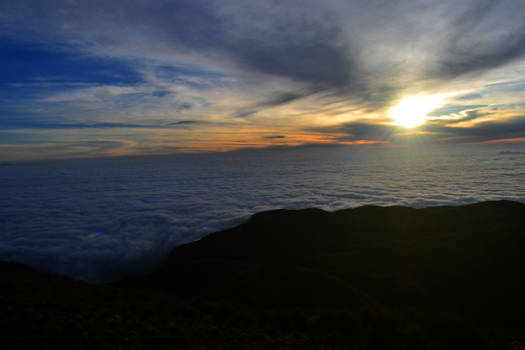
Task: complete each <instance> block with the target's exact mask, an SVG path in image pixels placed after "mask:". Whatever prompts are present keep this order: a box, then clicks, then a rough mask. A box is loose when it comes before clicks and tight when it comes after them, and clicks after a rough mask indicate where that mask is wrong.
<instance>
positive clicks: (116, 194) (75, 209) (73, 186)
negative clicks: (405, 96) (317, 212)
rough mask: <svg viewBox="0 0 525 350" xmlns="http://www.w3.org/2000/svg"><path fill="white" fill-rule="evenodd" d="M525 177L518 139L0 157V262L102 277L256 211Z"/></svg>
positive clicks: (419, 196) (455, 193)
mask: <svg viewBox="0 0 525 350" xmlns="http://www.w3.org/2000/svg"><path fill="white" fill-rule="evenodd" d="M524 184H525V146H521V145H512V146H497V145H487V146H462V147H454V146H440V147H433V148H425V147H407V148H397V149H387V148H356V147H313V146H309V147H298V148H274V149H265V150H244V151H238V152H229V153H213V154H200V155H171V156H150V157H123V158H106V159H85V160H59V161H47V162H21V163H3V164H1V163H0V187H1V191H0V192H1V194H2V195H1V196H0V260H7V261H16V262H22V263H26V264H28V265H30V266H33V267H35V268H38V269H41V270H45V271H52V272H56V273H61V274H66V275H69V276H73V277H75V278H79V279H84V280H88V281H95V282H107V281H113V280H117V279H120V278H125V277H127V276H133V275H136V274H140V273H143V272H147V271H149V270H150V269H151V268H153V267H154V266H155V265H156V264H157V263H158V262H159V261H160V260H161V259H162V258H163V257H165V254H166V253H167V252H168V251H169V250H170V249H171V248H173V247H174V246H176V245H178V244H181V243H185V242H189V241H193V240H196V239H199V238H201V237H203V236H204V235H206V234H208V233H211V232H214V231H217V230H220V229H225V228H228V227H231V226H234V225H236V224H239V223H241V222H243V221H245V220H247V219H248V218H249V216H250V215H251V214H253V213H255V212H259V211H263V210H269V209H275V208H291V209H295V208H306V207H318V208H323V209H326V210H337V209H342V208H349V207H356V206H360V205H365V204H373V205H383V206H387V205H407V206H412V207H424V206H431V205H449V204H453V205H454V204H465V203H472V202H477V201H482V200H495V199H510V200H515V201H521V202H525V185H524Z"/></svg>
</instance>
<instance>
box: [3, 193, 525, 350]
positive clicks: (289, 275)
mask: <svg viewBox="0 0 525 350" xmlns="http://www.w3.org/2000/svg"><path fill="white" fill-rule="evenodd" d="M524 217H525V204H520V203H514V202H509V201H498V202H485V203H478V204H474V205H468V206H459V207H433V208H425V209H411V208H405V207H388V208H383V207H373V206H367V207H360V208H356V209H348V210H341V211H337V212H333V213H330V212H325V211H322V210H319V209H304V210H275V211H269V212H264V213H260V214H256V215H254V216H253V217H252V218H251V219H250V220H249V221H248V222H247V223H245V224H242V225H239V226H237V227H235V228H232V229H229V230H225V231H222V232H217V233H214V234H211V235H209V236H207V237H205V238H203V239H201V240H200V241H197V242H194V243H191V244H186V245H183V246H179V247H177V248H175V249H174V250H173V251H172V253H171V254H170V256H169V257H168V259H167V260H166V262H165V263H164V264H163V265H162V266H161V267H160V268H159V269H158V270H157V271H156V272H155V273H153V274H152V275H150V276H149V277H147V278H144V279H141V280H134V281H125V282H122V283H119V284H118V285H113V286H101V285H91V284H87V283H83V282H74V281H71V280H69V279H67V278H63V277H57V276H53V275H49V274H44V273H38V272H34V271H30V270H28V269H25V268H22V267H20V266H18V265H13V264H3V265H1V266H2V271H3V276H4V278H3V282H2V299H1V300H0V301H1V302H2V304H4V305H6V306H7V310H8V312H7V314H4V316H3V322H2V327H3V329H7V330H10V332H9V334H11V335H10V337H8V338H7V339H8V340H9V342H8V343H9V344H11V345H13V346H15V345H16V346H21V345H23V344H26V345H27V343H30V344H36V343H46V344H54V343H53V342H56V341H59V342H62V343H60V344H70V345H71V346H70V347H80V348H81V347H93V346H98V347H106V348H119V347H120V348H122V347H123V348H188V349H215V348H221V347H222V348H224V349H230V348H245V349H275V348H297V349H519V348H520V346H522V344H523V343H521V341H523V340H524V339H525V317H524V316H523V315H525V299H524V297H523V296H524V295H525V257H524V255H523V251H524V249H525V220H523V218H524ZM6 315H7V316H6ZM27 333H31V334H33V336H32V337H31V338H25V337H24V334H27ZM58 333H60V334H64V335H62V336H59V337H58V339H55V338H50V336H49V334H58ZM49 342H50V343H49Z"/></svg>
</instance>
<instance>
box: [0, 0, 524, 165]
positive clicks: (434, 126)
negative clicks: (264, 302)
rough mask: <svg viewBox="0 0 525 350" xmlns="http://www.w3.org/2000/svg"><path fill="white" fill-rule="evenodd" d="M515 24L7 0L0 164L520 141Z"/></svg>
mask: <svg viewBox="0 0 525 350" xmlns="http://www.w3.org/2000/svg"><path fill="white" fill-rule="evenodd" d="M524 15H525V4H524V3H523V2H522V1H518V0H501V1H496V0H494V1H488V0H468V1H462V2H461V3H458V2H456V1H451V0H445V1H440V2H436V1H427V0H421V1H416V2H415V1H408V0H400V1H380V0H370V1H364V0H362V1H361V0H355V1H342V0H341V1H339V0H329V1H323V2H319V1H308V0H307V1H287V2H275V1H257V2H249V3H247V2H244V1H238V0H222V1H200V0H193V1H186V0H180V1H139V0H133V1H118V0H116V1H111V2H107V1H59V0H49V1H45V2H41V1H28V0H20V1H16V2H15V1H4V2H2V3H0V50H1V55H0V93H1V94H0V96H1V97H0V102H1V103H0V160H21V159H46V158H64V157H66V158H67V157H94V156H115V155H132V154H162V153H171V152H201V151H224V150H231V149H237V148H244V147H265V146H272V145H289V146H294V145H300V144H306V143H342V144H350V145H356V146H360V145H370V144H377V145H381V146H386V147H388V146H399V145H410V143H411V142H412V141H411V140H414V139H416V138H417V140H420V141H421V140H423V141H424V142H426V143H428V144H436V145H439V144H440V143H494V142H524V141H525V113H524V109H525V98H524V96H525V94H524V91H525V25H524V24H523V18H524ZM403 101H404V102H403ZM428 101H432V103H431V104H430V103H429V102H428ZM399 105H402V106H404V108H402V109H401V110H402V112H401V113H402V114H403V115H401V116H400V115H396V114H395V113H394V112H393V111H399V110H400V108H399ZM396 106H398V108H397V109H396ZM398 114H399V113H398ZM407 118H408V119H407Z"/></svg>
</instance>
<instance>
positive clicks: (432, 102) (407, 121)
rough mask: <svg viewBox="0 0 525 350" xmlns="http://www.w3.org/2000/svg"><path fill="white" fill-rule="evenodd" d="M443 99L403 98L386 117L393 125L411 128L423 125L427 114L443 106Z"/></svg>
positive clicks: (434, 96) (438, 96)
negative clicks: (392, 121) (388, 117)
mask: <svg viewBox="0 0 525 350" xmlns="http://www.w3.org/2000/svg"><path fill="white" fill-rule="evenodd" d="M443 104H444V98H443V96H440V95H431V96H423V95H412V96H407V97H404V98H403V99H402V100H401V101H400V102H399V103H398V104H397V105H395V106H394V107H392V109H390V112H389V113H388V115H389V116H390V118H392V119H393V120H394V123H393V124H394V125H399V126H404V127H405V128H413V127H416V126H419V125H421V124H424V123H425V120H426V117H427V114H428V113H430V112H432V111H433V110H435V109H437V108H439V107H441V106H443Z"/></svg>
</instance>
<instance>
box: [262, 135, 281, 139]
mask: <svg viewBox="0 0 525 350" xmlns="http://www.w3.org/2000/svg"><path fill="white" fill-rule="evenodd" d="M264 138H265V139H284V138H286V136H284V135H272V136H264Z"/></svg>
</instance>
